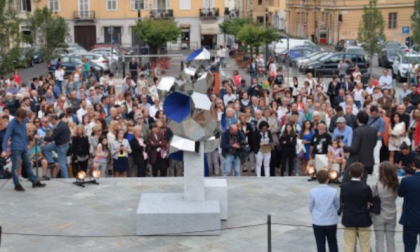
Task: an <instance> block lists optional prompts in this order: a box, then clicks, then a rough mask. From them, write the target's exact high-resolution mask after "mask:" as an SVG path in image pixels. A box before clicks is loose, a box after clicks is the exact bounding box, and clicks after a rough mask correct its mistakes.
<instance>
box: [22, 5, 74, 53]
mask: <svg viewBox="0 0 420 252" xmlns="http://www.w3.org/2000/svg"><path fill="white" fill-rule="evenodd" d="M27 23H28V24H29V27H28V28H29V30H30V31H31V35H30V36H27V37H25V40H26V42H28V43H29V44H31V45H32V46H39V47H40V50H41V52H42V54H43V55H44V58H45V59H46V60H47V61H49V60H51V59H53V58H55V57H57V56H58V55H55V53H54V50H55V49H56V47H57V46H58V45H59V44H63V43H65V40H66V37H67V35H68V34H69V27H68V24H67V22H66V20H65V19H64V18H62V17H60V16H58V15H57V14H56V13H54V12H53V11H51V10H50V9H49V8H48V7H46V6H45V7H44V8H42V9H39V8H37V9H36V10H35V11H34V12H33V13H32V14H28V22H27Z"/></svg>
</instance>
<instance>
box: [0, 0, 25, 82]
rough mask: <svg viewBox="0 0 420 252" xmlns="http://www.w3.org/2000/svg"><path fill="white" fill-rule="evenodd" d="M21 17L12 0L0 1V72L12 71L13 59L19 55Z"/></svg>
mask: <svg viewBox="0 0 420 252" xmlns="http://www.w3.org/2000/svg"><path fill="white" fill-rule="evenodd" d="M20 24H21V19H20V18H19V16H18V13H17V12H16V10H15V9H14V8H13V1H11V0H6V1H4V0H2V1H0V74H2V75H3V74H7V73H10V72H12V71H13V68H14V67H13V61H14V60H16V59H18V58H19V57H20V49H19V47H20V43H21V41H22V36H21V33H20Z"/></svg>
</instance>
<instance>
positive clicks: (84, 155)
mask: <svg viewBox="0 0 420 252" xmlns="http://www.w3.org/2000/svg"><path fill="white" fill-rule="evenodd" d="M71 146H72V151H73V160H74V168H75V169H74V170H75V171H80V170H82V171H84V172H86V171H87V167H88V161H89V154H90V153H89V139H88V137H87V136H86V135H85V133H84V126H83V125H79V126H77V128H76V134H75V136H73V139H72V144H71Z"/></svg>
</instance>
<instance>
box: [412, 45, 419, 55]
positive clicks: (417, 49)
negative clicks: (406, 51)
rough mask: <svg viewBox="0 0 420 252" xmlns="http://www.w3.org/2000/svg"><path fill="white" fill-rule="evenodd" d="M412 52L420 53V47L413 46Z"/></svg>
mask: <svg viewBox="0 0 420 252" xmlns="http://www.w3.org/2000/svg"><path fill="white" fill-rule="evenodd" d="M410 52H412V53H420V45H413V46H412V47H411V48H410Z"/></svg>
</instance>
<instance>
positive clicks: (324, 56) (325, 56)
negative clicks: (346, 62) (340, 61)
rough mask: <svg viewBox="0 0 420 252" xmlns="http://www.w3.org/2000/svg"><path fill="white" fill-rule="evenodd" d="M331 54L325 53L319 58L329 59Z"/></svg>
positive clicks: (321, 59)
mask: <svg viewBox="0 0 420 252" xmlns="http://www.w3.org/2000/svg"><path fill="white" fill-rule="evenodd" d="M330 56H331V54H329V53H327V54H325V55H323V56H322V57H321V58H319V60H320V61H324V60H326V59H328V58H329V57H330Z"/></svg>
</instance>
